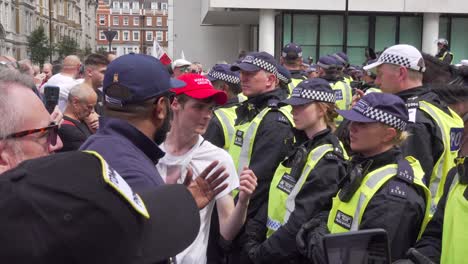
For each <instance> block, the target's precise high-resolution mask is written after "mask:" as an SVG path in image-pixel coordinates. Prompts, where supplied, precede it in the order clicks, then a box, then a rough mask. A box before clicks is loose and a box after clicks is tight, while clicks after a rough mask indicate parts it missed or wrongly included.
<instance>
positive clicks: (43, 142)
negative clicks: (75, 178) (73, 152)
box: [0, 69, 62, 173]
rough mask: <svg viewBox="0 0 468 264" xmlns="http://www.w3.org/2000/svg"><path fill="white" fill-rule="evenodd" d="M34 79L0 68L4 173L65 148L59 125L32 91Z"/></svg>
mask: <svg viewBox="0 0 468 264" xmlns="http://www.w3.org/2000/svg"><path fill="white" fill-rule="evenodd" d="M33 86H34V83H33V80H32V78H30V77H29V76H26V75H23V74H21V73H19V72H18V71H16V70H11V69H1V70H0V113H2V122H0V173H3V172H5V171H7V170H10V169H12V168H14V167H16V166H17V165H18V164H19V163H21V162H22V161H24V160H28V159H34V158H38V157H42V156H46V155H49V154H51V153H53V152H55V151H57V150H59V149H61V148H62V141H61V140H60V138H59V137H58V136H57V129H58V125H57V124H56V123H54V122H53V119H52V117H51V115H50V114H49V112H47V110H46V109H45V107H44V104H43V103H42V102H41V100H40V99H39V97H38V96H37V95H36V94H35V93H34V92H33V91H32V89H31V87H33Z"/></svg>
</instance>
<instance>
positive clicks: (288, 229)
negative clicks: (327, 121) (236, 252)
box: [244, 128, 346, 263]
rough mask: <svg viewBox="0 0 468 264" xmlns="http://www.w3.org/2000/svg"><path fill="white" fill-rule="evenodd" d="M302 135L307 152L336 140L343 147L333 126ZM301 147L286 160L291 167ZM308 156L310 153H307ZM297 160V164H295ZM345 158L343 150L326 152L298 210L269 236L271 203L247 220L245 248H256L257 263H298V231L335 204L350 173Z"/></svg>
mask: <svg viewBox="0 0 468 264" xmlns="http://www.w3.org/2000/svg"><path fill="white" fill-rule="evenodd" d="M301 138H304V137H296V139H297V140H298V141H299V142H298V143H299V145H300V146H303V147H305V149H306V153H307V155H308V153H310V151H312V150H313V149H314V148H316V147H318V146H321V145H324V144H332V145H334V146H335V148H340V146H339V141H338V139H337V138H336V137H335V136H334V135H333V133H332V132H331V131H330V129H328V128H327V129H325V130H323V131H321V132H319V133H318V134H317V135H315V137H314V138H313V139H310V140H309V139H307V140H306V141H302V142H301ZM297 150H298V147H296V148H295V150H293V151H292V152H291V155H288V158H287V159H286V160H285V161H284V162H283V164H284V165H285V166H287V167H291V168H294V166H295V163H297V161H295V157H296V156H297V155H298V154H297V153H298V151H297ZM306 157H307V156H306ZM293 163H294V164H293ZM299 163H300V165H298V166H299V167H300V168H298V169H299V171H302V168H303V167H304V163H305V160H304V162H299ZM345 166H346V164H345V160H344V158H343V154H342V153H341V152H331V153H328V154H326V155H325V156H324V157H323V158H322V159H321V160H320V161H319V162H318V163H317V165H316V166H315V168H314V169H313V170H312V171H311V172H310V174H309V175H308V177H307V179H306V181H305V183H304V185H303V186H302V189H301V190H300V191H299V193H298V194H297V197H296V199H295V204H296V206H295V210H294V211H293V212H292V213H291V216H290V217H289V220H288V222H287V223H286V224H284V225H283V226H281V227H280V228H279V229H278V230H277V231H276V232H275V233H273V235H271V236H270V237H269V238H268V239H267V240H265V238H266V222H267V211H268V205H267V203H265V204H264V206H263V207H262V209H261V210H259V211H258V213H257V215H256V216H255V217H254V218H252V219H250V220H249V221H248V222H247V223H246V236H247V237H248V240H247V242H246V243H245V245H244V251H245V252H248V251H249V250H251V249H252V248H256V249H255V250H256V253H255V254H253V255H252V254H250V256H251V257H253V258H254V259H252V260H253V262H254V263H298V262H300V261H299V259H301V256H300V253H299V252H298V250H297V247H296V235H297V232H298V231H299V229H300V228H301V226H302V225H303V224H304V223H305V222H307V221H308V220H309V219H311V218H312V217H314V216H315V215H316V214H317V213H319V212H320V211H329V210H330V209H331V206H332V198H333V197H334V196H335V195H336V193H337V192H338V189H339V188H338V183H339V182H340V180H341V179H342V178H343V177H344V176H345V175H346V168H345Z"/></svg>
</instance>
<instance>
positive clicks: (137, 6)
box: [132, 2, 140, 10]
mask: <svg viewBox="0 0 468 264" xmlns="http://www.w3.org/2000/svg"><path fill="white" fill-rule="evenodd" d="M132 8H133V9H136V10H138V9H140V3H138V2H133V3H132Z"/></svg>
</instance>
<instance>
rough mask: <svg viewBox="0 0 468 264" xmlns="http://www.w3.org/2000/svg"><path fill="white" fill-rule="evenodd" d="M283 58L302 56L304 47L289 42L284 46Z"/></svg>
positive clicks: (293, 58)
mask: <svg viewBox="0 0 468 264" xmlns="http://www.w3.org/2000/svg"><path fill="white" fill-rule="evenodd" d="M281 56H282V57H283V58H287V59H292V60H295V59H297V58H299V57H302V48H301V46H299V45H297V44H296V43H292V42H291V43H289V44H286V46H284V48H283V51H282V52H281Z"/></svg>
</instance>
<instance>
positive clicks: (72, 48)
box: [56, 36, 79, 59]
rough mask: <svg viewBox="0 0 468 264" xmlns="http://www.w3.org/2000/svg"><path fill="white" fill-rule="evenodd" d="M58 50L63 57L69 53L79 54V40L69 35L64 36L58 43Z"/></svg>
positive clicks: (60, 56)
mask: <svg viewBox="0 0 468 264" xmlns="http://www.w3.org/2000/svg"><path fill="white" fill-rule="evenodd" d="M56 51H57V53H58V55H59V58H61V59H63V58H65V57H66V56H68V55H78V51H79V48H78V42H76V40H75V39H73V38H71V37H69V36H63V37H62V39H61V40H60V41H59V42H58V43H57V47H56Z"/></svg>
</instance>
